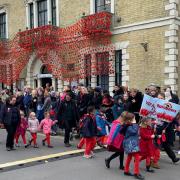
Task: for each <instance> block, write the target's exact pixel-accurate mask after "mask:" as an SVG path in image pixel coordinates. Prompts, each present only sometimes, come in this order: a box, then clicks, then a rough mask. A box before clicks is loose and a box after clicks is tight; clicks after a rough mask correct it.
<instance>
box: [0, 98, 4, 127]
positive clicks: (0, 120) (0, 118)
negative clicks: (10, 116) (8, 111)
mask: <svg viewBox="0 0 180 180" xmlns="http://www.w3.org/2000/svg"><path fill="white" fill-rule="evenodd" d="M4 111H5V104H4V103H3V102H2V101H0V123H3V112H4Z"/></svg>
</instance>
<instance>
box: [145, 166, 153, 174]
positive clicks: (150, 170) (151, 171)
mask: <svg viewBox="0 0 180 180" xmlns="http://www.w3.org/2000/svg"><path fill="white" fill-rule="evenodd" d="M150 167H151V166H146V171H147V172H149V173H154V170H153V169H150Z"/></svg>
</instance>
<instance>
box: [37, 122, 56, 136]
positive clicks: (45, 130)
mask: <svg viewBox="0 0 180 180" xmlns="http://www.w3.org/2000/svg"><path fill="white" fill-rule="evenodd" d="M56 122H57V121H53V120H51V119H43V120H42V121H41V123H40V125H39V130H40V129H43V133H44V134H49V133H51V127H52V126H53V125H54V124H56Z"/></svg>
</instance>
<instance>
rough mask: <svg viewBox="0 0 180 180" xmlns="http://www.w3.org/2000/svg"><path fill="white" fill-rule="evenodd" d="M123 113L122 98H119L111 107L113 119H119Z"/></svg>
mask: <svg viewBox="0 0 180 180" xmlns="http://www.w3.org/2000/svg"><path fill="white" fill-rule="evenodd" d="M123 111H124V104H123V97H122V96H119V97H118V98H117V100H116V101H115V103H114V105H113V107H112V112H113V116H114V119H117V118H119V116H120V115H121V113H122V112H123Z"/></svg>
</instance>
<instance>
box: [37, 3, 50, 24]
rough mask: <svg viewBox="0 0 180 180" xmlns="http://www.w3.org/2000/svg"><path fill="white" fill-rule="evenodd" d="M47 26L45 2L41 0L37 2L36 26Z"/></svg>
mask: <svg viewBox="0 0 180 180" xmlns="http://www.w3.org/2000/svg"><path fill="white" fill-rule="evenodd" d="M47 24H48V19H47V0H41V1H38V25H39V26H44V25H47Z"/></svg>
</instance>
